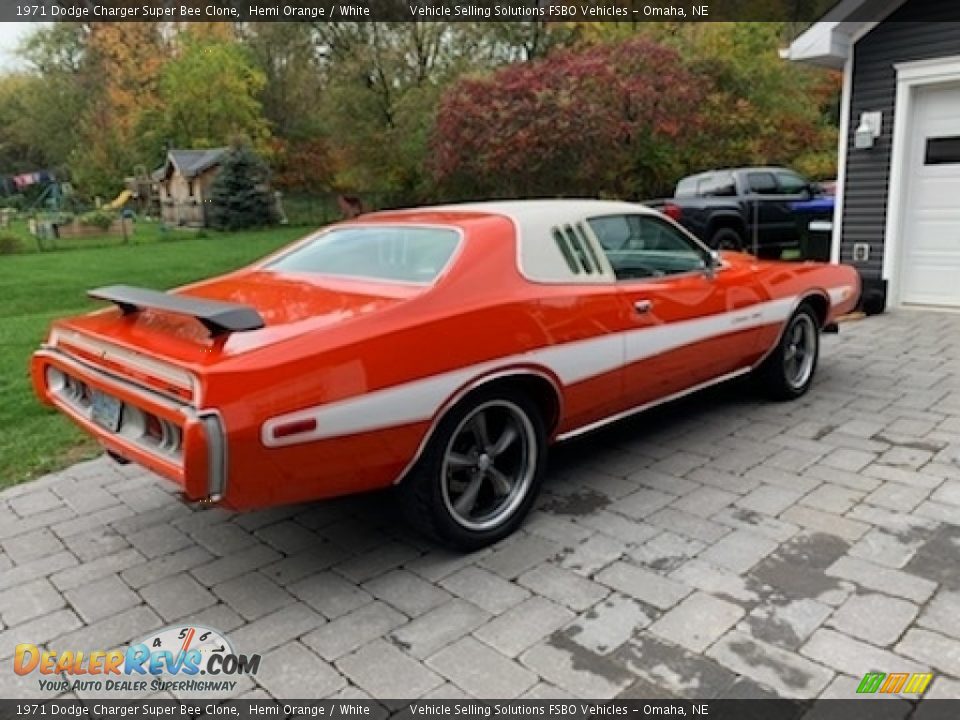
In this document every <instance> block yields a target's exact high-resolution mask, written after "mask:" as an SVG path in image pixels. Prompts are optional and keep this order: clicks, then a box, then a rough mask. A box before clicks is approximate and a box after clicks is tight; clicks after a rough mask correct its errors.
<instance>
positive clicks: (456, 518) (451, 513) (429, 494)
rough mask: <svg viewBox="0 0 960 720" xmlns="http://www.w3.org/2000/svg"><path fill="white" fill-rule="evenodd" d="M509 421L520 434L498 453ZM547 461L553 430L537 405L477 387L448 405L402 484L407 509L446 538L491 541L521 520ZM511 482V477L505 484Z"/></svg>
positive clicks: (461, 544)
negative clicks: (479, 427)
mask: <svg viewBox="0 0 960 720" xmlns="http://www.w3.org/2000/svg"><path fill="white" fill-rule="evenodd" d="M478 415H483V416H484V419H483V421H482V424H483V425H484V428H485V431H484V432H483V433H482V434H483V435H486V436H487V438H488V442H486V443H485V444H484V447H483V448H482V449H481V447H480V446H481V442H480V440H479V436H478V434H477V429H476V428H477V425H478V423H479V422H480V421H478V419H477V416H478ZM508 427H510V428H512V432H513V433H514V434H515V438H514V439H513V440H511V441H508V442H507V445H506V446H505V447H504V448H502V449H500V450H499V451H498V452H495V451H497V448H498V446H499V445H500V444H501V442H503V441H504V440H505V439H506V438H507V436H508V434H509V433H508ZM471 439H472V443H473V445H474V447H472V448H471V447H469V445H470V444H471ZM468 460H469V461H470V462H466V461H468ZM471 463H472V464H471ZM546 464H547V431H546V428H545V426H544V421H543V417H542V416H541V414H540V411H539V409H538V408H537V405H536V404H535V403H534V402H533V401H532V400H530V398H529V397H527V396H526V395H524V394H522V393H519V392H516V391H513V390H507V389H499V390H498V389H497V388H490V389H483V390H479V391H477V392H475V393H473V394H471V395H469V396H468V397H467V398H465V399H464V400H462V401H461V402H460V403H458V404H457V405H456V406H455V407H453V408H452V409H451V410H450V411H448V412H447V414H446V415H445V416H444V417H443V419H442V420H441V421H440V423H439V424H438V425H437V427H436V429H435V431H434V433H433V436H432V437H431V438H430V440H429V442H428V443H427V446H426V448H425V449H424V451H423V454H422V455H421V457H420V460H419V461H418V462H417V464H416V465H415V466H414V468H413V470H412V471H411V472H410V474H409V475H408V476H407V477H406V478H405V479H404V481H403V482H402V483H401V485H400V488H399V489H400V495H401V499H402V504H403V506H404V514H405V515H406V517H407V520H408V521H409V522H410V523H411V525H413V527H415V528H416V529H417V530H420V531H421V532H423V533H425V534H427V535H429V536H430V537H432V538H434V539H435V540H438V541H440V542H441V543H443V544H444V545H447V546H450V547H453V548H455V549H458V550H476V549H479V548H482V547H485V546H486V545H490V544H491V543H495V542H497V541H498V540H502V539H503V538H505V537H507V536H508V535H510V534H511V533H512V532H513V531H514V530H516V529H517V527H519V526H520V524H521V523H522V522H523V519H524V517H526V515H527V513H528V512H529V511H530V508H531V507H532V505H533V502H534V500H535V499H536V497H537V493H538V492H539V491H540V485H541V483H542V481H543V473H544V469H545V468H546ZM493 473H496V476H495V475H494V474H493ZM477 478H479V480H478V479H477ZM507 481H509V482H511V483H512V484H511V485H510V486H509V487H510V489H509V490H504V488H505V487H508V486H507V484H506V483H507ZM474 487H476V488H477V489H474ZM471 492H472V497H471ZM487 506H489V512H488V513H487V514H486V515H484V514H483V510H484V508H486V507H487ZM478 507H479V509H478ZM475 511H476V512H475Z"/></svg>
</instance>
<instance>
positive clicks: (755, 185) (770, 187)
mask: <svg viewBox="0 0 960 720" xmlns="http://www.w3.org/2000/svg"><path fill="white" fill-rule="evenodd" d="M747 187H748V188H750V192H753V193H756V194H757V195H778V194H779V193H780V188H779V186H778V185H777V179H776V178H775V177H774V176H773V173H772V172H750V173H747Z"/></svg>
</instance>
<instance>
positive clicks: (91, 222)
mask: <svg viewBox="0 0 960 720" xmlns="http://www.w3.org/2000/svg"><path fill="white" fill-rule="evenodd" d="M114 219H115V218H114V215H113V213H112V212H109V211H107V210H91V211H90V212H87V213H84V214H83V215H81V216H80V224H81V225H88V226H92V227H98V228H100V229H101V230H109V229H110V226H111V225H113V221H114Z"/></svg>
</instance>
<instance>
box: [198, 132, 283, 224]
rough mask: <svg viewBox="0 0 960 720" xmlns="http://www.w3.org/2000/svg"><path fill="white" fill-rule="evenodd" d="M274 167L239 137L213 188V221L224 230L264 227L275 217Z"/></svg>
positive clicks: (211, 192) (226, 157) (211, 195)
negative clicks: (271, 179) (271, 181)
mask: <svg viewBox="0 0 960 720" xmlns="http://www.w3.org/2000/svg"><path fill="white" fill-rule="evenodd" d="M269 175H270V171H269V169H268V168H267V165H266V163H265V162H264V161H263V160H262V159H261V158H260V157H259V156H258V155H257V154H256V153H255V152H254V151H253V150H252V149H251V148H250V146H249V145H248V144H247V143H246V142H242V141H236V142H235V143H234V144H233V146H231V148H230V149H229V150H228V151H227V152H226V154H225V155H224V157H223V160H222V161H221V163H220V171H219V172H218V173H217V176H216V177H215V178H214V180H213V184H212V185H211V188H210V199H211V211H210V221H211V224H212V225H213V226H214V227H217V228H220V229H222V230H238V229H241V228H248V227H261V226H263V225H269V224H271V223H272V222H273V221H274V202H273V198H272V197H271V194H270V191H269V189H268V186H267V181H268V179H269Z"/></svg>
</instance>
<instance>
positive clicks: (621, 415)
mask: <svg viewBox="0 0 960 720" xmlns="http://www.w3.org/2000/svg"><path fill="white" fill-rule="evenodd" d="M751 369H752V368H748V367H747V368H740V369H739V370H735V371H733V372H731V373H727V374H726V375H721V376H720V377H716V378H714V379H713V380H708V381H706V382H702V383H700V384H699V385H694V386H693V387H689V388H687V389H686V390H681V391H680V392H676V393H673V394H672V395H667V396H665V397H662V398H659V399H657V400H652V401H650V402H648V403H644V404H643V405H637V406H636V407H633V408H630V409H629V410H624V411H622V412H618V413H616V414H615V415H610V416H608V417H605V418H603V419H602V420H597V421H595V422H592V423H589V424H587V425H582V426H581V427H578V428H575V429H573V430H568V431H567V432H565V433H562V434H561V435H558V436H557V442H564V441H565V440H570V439H571V438H575V437H578V436H580V435H583V434H585V433H588V432H591V431H593V430H597V429H599V428H602V427H604V426H605V425H609V424H610V423H615V422H617V421H618V420H623V419H625V418H628V417H630V416H631V415H636V414H637V413H641V412H643V411H644V410H650V409H652V408H655V407H657V406H658V405H664V404H666V403H669V402H673V401H674V400H679V399H680V398H682V397H686V396H687V395H692V394H693V393H695V392H699V391H700V390H705V389H706V388H708V387H711V386H713V385H720V384H721V383H725V382H727V381H728V380H733V379H734V378H738V377H740V376H742V375H746V374H747V373H749V372H750V371H751Z"/></svg>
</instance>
